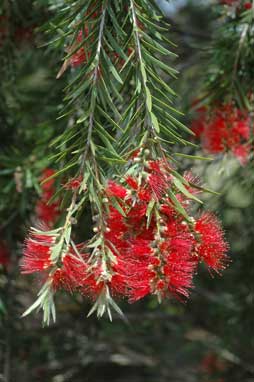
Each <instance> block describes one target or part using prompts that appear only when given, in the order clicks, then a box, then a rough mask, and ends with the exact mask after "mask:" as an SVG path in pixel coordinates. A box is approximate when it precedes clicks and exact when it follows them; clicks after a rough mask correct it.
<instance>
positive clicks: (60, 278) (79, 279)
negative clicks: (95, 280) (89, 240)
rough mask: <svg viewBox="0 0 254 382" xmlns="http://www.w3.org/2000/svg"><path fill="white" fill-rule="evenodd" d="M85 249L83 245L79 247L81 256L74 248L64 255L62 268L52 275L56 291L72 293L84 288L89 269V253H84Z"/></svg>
mask: <svg viewBox="0 0 254 382" xmlns="http://www.w3.org/2000/svg"><path fill="white" fill-rule="evenodd" d="M83 248H84V245H83V244H80V245H78V246H77V250H78V251H79V255H77V253H76V252H75V251H74V249H73V248H69V250H68V252H67V253H66V254H64V255H63V257H62V259H61V266H59V267H58V268H57V269H56V270H55V271H54V272H53V273H52V274H51V275H50V278H52V282H53V288H54V290H55V291H57V290H59V289H65V290H67V291H69V292H72V291H74V290H76V289H78V288H80V287H82V286H83V284H84V280H85V278H86V276H87V268H88V265H87V261H88V253H82V251H81V250H82V249H83Z"/></svg>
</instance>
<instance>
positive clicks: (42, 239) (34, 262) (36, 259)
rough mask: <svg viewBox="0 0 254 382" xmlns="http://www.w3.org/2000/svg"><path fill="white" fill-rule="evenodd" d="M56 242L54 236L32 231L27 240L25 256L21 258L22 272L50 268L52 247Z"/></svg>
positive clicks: (33, 271)
mask: <svg viewBox="0 0 254 382" xmlns="http://www.w3.org/2000/svg"><path fill="white" fill-rule="evenodd" d="M54 242H55V238H54V237H53V236H48V235H41V234H40V233H36V232H34V231H32V232H31V233H30V236H29V237H28V238H27V239H26V241H25V248H24V254H23V258H22V260H21V273H23V274H29V273H35V272H42V271H44V270H46V269H48V268H50V267H51V266H52V265H53V263H52V261H51V258H50V257H51V247H52V246H53V244H54Z"/></svg>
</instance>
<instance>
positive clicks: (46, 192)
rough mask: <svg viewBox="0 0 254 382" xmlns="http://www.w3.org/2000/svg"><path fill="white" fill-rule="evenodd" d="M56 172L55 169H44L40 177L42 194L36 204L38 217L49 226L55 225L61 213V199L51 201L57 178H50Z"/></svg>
mask: <svg viewBox="0 0 254 382" xmlns="http://www.w3.org/2000/svg"><path fill="white" fill-rule="evenodd" d="M54 174H55V171H54V170H53V169H50V168H46V169H45V170H44V171H43V173H42V176H41V179H40V181H41V188H42V194H41V197H40V199H39V200H38V201H37V203H36V206H35V213H36V218H37V219H38V220H39V221H40V222H41V223H43V224H44V225H46V226H47V227H53V225H54V224H55V222H56V220H57V218H58V217H59V214H60V201H59V200H57V201H54V202H52V201H51V199H52V197H53V196H54V194H55V186H54V183H55V179H54V178H51V179H48V178H50V177H51V176H53V175H54ZM47 179H48V180H47Z"/></svg>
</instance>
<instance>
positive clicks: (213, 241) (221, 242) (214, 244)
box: [195, 213, 229, 273]
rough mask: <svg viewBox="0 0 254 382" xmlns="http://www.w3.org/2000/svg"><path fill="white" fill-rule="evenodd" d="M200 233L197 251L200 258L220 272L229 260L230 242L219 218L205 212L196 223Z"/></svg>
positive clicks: (196, 228)
mask: <svg viewBox="0 0 254 382" xmlns="http://www.w3.org/2000/svg"><path fill="white" fill-rule="evenodd" d="M195 231H196V233H197V234H198V235H199V242H198V243H197V244H196V248H195V253H196V255H198V258H199V259H200V260H202V261H204V263H205V264H206V265H207V266H208V267H209V268H210V269H213V270H214V271H215V272H217V273H220V271H222V270H224V269H225V268H226V266H227V264H228V262H229V259H228V256H227V254H226V253H227V250H228V244H227V243H226V241H225V239H224V234H223V231H222V228H221V226H220V223H219V221H218V219H217V218H216V217H215V216H214V215H213V214H211V213H204V214H203V215H202V216H201V217H200V218H199V219H198V220H197V221H196V224H195Z"/></svg>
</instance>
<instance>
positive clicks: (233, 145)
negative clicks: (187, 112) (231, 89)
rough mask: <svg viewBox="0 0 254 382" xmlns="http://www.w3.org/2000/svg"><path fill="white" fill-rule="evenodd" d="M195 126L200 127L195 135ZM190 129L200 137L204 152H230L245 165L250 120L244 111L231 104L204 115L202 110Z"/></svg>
mask: <svg viewBox="0 0 254 382" xmlns="http://www.w3.org/2000/svg"><path fill="white" fill-rule="evenodd" d="M197 126H201V127H202V128H200V129H199V131H198V133H197ZM192 129H193V131H194V132H196V133H197V136H198V137H200V139H201V143H202V146H203V148H204V150H206V151H207V152H209V153H212V154H218V153H225V152H227V151H230V152H232V153H233V155H234V156H235V157H237V159H238V160H239V161H240V163H241V164H246V162H247V160H248V156H249V153H250V144H249V142H248V141H249V139H250V118H249V116H248V114H247V112H246V111H241V110H239V109H237V108H236V107H235V106H234V105H233V104H232V103H231V104H225V105H220V106H218V107H217V108H214V109H212V110H210V111H209V112H208V110H207V112H206V113H204V111H203V110H202V112H200V113H199V116H198V118H197V119H195V120H194V121H193V122H192Z"/></svg>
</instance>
